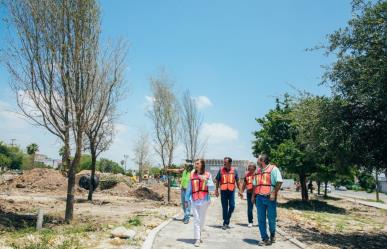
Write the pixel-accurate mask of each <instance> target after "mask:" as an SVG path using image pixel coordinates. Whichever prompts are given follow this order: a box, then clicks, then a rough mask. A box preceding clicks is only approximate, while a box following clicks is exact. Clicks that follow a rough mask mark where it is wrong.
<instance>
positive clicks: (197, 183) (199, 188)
mask: <svg viewBox="0 0 387 249" xmlns="http://www.w3.org/2000/svg"><path fill="white" fill-rule="evenodd" d="M204 176H205V178H206V180H202V179H201V178H200V177H199V175H198V174H197V173H196V172H195V171H193V172H192V173H191V187H192V199H193V200H194V201H197V200H204V198H206V196H207V195H208V186H207V181H208V179H210V173H209V172H207V171H206V172H205V173H204Z"/></svg>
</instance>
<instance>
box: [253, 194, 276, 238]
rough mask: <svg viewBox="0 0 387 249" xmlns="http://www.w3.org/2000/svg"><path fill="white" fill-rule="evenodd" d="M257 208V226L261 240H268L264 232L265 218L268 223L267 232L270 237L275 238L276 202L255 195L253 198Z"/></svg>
mask: <svg viewBox="0 0 387 249" xmlns="http://www.w3.org/2000/svg"><path fill="white" fill-rule="evenodd" d="M255 205H256V206H257V214H258V226H259V232H260V233H261V238H262V240H267V239H269V236H268V235H267V230H266V217H267V219H268V221H269V231H270V235H271V236H275V223H276V218H277V202H276V201H271V200H270V199H269V197H266V196H262V195H257V196H256V197H255Z"/></svg>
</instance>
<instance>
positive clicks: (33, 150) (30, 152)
mask: <svg viewBox="0 0 387 249" xmlns="http://www.w3.org/2000/svg"><path fill="white" fill-rule="evenodd" d="M37 151H39V146H38V145H37V144H35V143H32V144H30V145H28V146H27V154H28V155H30V156H31V158H32V167H34V164H35V154H36V152H37Z"/></svg>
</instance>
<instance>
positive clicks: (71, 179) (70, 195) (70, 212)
mask: <svg viewBox="0 0 387 249" xmlns="http://www.w3.org/2000/svg"><path fill="white" fill-rule="evenodd" d="M82 133H83V132H82V131H78V134H77V138H76V152H75V155H74V160H73V161H72V163H71V164H70V168H69V174H68V184H67V200H66V211H65V222H66V223H70V222H71V221H72V220H73V217H74V187H75V174H76V169H77V167H78V165H79V162H80V159H81V153H82Z"/></svg>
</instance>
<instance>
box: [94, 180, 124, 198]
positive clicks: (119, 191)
mask: <svg viewBox="0 0 387 249" xmlns="http://www.w3.org/2000/svg"><path fill="white" fill-rule="evenodd" d="M130 191H131V188H130V187H129V186H128V185H127V184H126V183H124V182H119V183H117V185H116V186H114V187H113V188H111V189H105V190H102V191H101V193H103V194H109V195H114V196H129V195H130Z"/></svg>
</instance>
